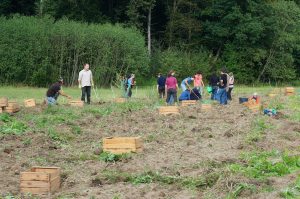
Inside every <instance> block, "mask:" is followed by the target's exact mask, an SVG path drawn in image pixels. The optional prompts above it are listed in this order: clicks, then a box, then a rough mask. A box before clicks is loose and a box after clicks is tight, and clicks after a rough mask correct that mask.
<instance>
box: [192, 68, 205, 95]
mask: <svg viewBox="0 0 300 199" xmlns="http://www.w3.org/2000/svg"><path fill="white" fill-rule="evenodd" d="M204 87H205V86H204V82H203V77H202V72H201V71H198V72H197V73H196V75H195V76H194V88H197V90H198V91H199V92H200V94H201V96H202V95H203V88H204Z"/></svg>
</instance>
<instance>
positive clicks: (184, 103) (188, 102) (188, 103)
mask: <svg viewBox="0 0 300 199" xmlns="http://www.w3.org/2000/svg"><path fill="white" fill-rule="evenodd" d="M196 104H197V100H182V101H181V106H191V105H196Z"/></svg>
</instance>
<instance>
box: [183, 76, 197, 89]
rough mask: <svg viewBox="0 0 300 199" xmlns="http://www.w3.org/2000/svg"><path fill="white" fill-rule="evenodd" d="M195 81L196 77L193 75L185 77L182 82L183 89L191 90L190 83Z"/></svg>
mask: <svg viewBox="0 0 300 199" xmlns="http://www.w3.org/2000/svg"><path fill="white" fill-rule="evenodd" d="M193 81H194V78H192V77H187V78H185V79H184V80H183V81H182V82H181V84H180V87H181V89H182V91H185V90H190V89H191V86H190V84H191V83H192V82H193Z"/></svg>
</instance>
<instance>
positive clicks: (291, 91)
mask: <svg viewBox="0 0 300 199" xmlns="http://www.w3.org/2000/svg"><path fill="white" fill-rule="evenodd" d="M285 95H286V96H292V95H295V88H294V87H286V88H285Z"/></svg>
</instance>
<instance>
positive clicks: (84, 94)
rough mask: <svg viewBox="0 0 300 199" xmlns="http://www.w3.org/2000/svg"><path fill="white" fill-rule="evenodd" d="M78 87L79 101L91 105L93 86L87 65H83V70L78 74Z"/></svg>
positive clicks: (90, 72) (91, 75)
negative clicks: (79, 91)
mask: <svg viewBox="0 0 300 199" xmlns="http://www.w3.org/2000/svg"><path fill="white" fill-rule="evenodd" d="M78 86H79V88H81V101H84V102H86V103H88V104H90V103H91V87H92V86H94V81H93V74H92V71H91V70H90V65H89V64H84V68H83V70H82V71H80V72H79V76H78Z"/></svg>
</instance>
